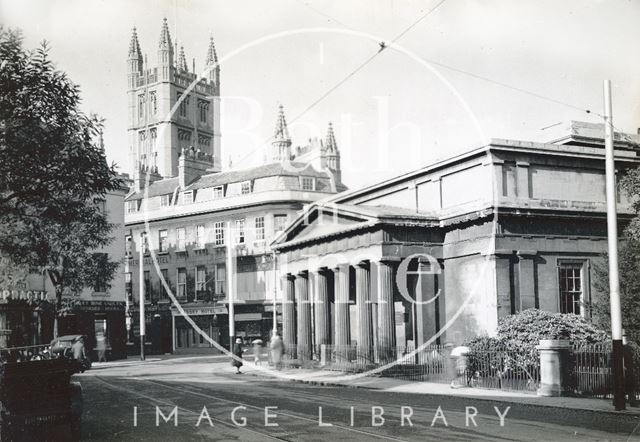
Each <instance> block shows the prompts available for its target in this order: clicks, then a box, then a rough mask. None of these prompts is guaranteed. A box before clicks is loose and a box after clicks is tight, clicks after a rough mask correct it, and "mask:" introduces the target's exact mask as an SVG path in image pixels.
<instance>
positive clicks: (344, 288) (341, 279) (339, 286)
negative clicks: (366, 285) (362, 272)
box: [333, 264, 351, 362]
mask: <svg viewBox="0 0 640 442" xmlns="http://www.w3.org/2000/svg"><path fill="white" fill-rule="evenodd" d="M334 287H335V301H334V310H335V330H334V339H333V345H334V347H335V352H336V359H337V362H348V357H347V355H348V348H347V346H348V345H349V344H350V343H351V337H350V336H349V327H350V325H349V266H348V265H347V264H341V265H339V266H338V267H336V268H335V269H334Z"/></svg>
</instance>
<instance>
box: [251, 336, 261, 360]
mask: <svg viewBox="0 0 640 442" xmlns="http://www.w3.org/2000/svg"><path fill="white" fill-rule="evenodd" d="M252 344H253V363H254V364H256V365H261V364H262V361H261V359H260V352H262V339H256V340H254V341H253V342H252Z"/></svg>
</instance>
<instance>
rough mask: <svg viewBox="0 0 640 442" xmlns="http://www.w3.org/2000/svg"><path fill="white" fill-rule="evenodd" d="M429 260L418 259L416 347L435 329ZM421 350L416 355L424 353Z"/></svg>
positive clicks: (427, 338) (433, 289) (433, 279)
mask: <svg viewBox="0 0 640 442" xmlns="http://www.w3.org/2000/svg"><path fill="white" fill-rule="evenodd" d="M437 271H438V269H432V268H431V265H430V263H429V261H418V275H417V277H418V280H417V282H416V297H415V300H416V306H415V309H416V338H415V339H416V341H415V345H416V349H417V348H418V347H420V346H422V345H423V344H424V343H425V342H427V341H428V340H429V339H431V338H432V337H433V336H435V334H436V333H437V330H436V302H435V299H433V297H434V296H435V294H436V290H435V285H436V284H435V273H436V272H437ZM426 353H427V352H426V351H421V352H420V353H419V354H418V355H419V356H420V355H424V354H426Z"/></svg>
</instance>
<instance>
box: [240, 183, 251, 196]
mask: <svg viewBox="0 0 640 442" xmlns="http://www.w3.org/2000/svg"><path fill="white" fill-rule="evenodd" d="M240 193H241V194H242V195H245V194H247V193H251V181H244V182H243V183H242V184H241V187H240Z"/></svg>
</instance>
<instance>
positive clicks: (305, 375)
mask: <svg viewBox="0 0 640 442" xmlns="http://www.w3.org/2000/svg"><path fill="white" fill-rule="evenodd" d="M264 367H265V366H263V368H264ZM224 371H228V372H232V371H233V369H232V367H228V368H225V370H224ZM243 372H244V373H246V374H248V375H253V376H260V377H273V375H271V376H270V374H269V372H265V371H264V370H261V369H258V368H257V367H255V366H254V365H253V364H252V363H250V362H249V363H247V362H245V365H244V367H243ZM276 373H277V374H276V376H277V377H279V378H282V379H285V380H289V381H292V382H303V383H307V384H312V385H324V386H335V387H345V388H367V389H372V390H379V391H385V392H390V393H409V394H425V395H432V396H458V397H466V398H472V399H474V400H485V401H500V402H509V403H513V404H523V405H532V406H542V407H556V408H561V409H567V408H569V409H574V410H582V411H594V412H610V413H615V414H627V415H631V416H639V417H640V407H633V408H632V407H629V406H627V410H625V411H615V410H614V408H613V405H612V401H611V399H597V398H577V397H543V396H537V395H536V394H535V393H533V394H532V393H524V392H518V391H503V390H497V389H487V388H475V387H474V388H472V387H456V388H452V387H451V386H450V385H449V384H440V383H435V382H421V381H407V380H403V379H394V378H387V377H380V376H375V375H374V376H364V377H356V376H353V374H350V373H344V372H335V371H327V370H320V369H300V368H298V369H295V368H294V369H282V370H280V371H278V372H276Z"/></svg>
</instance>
